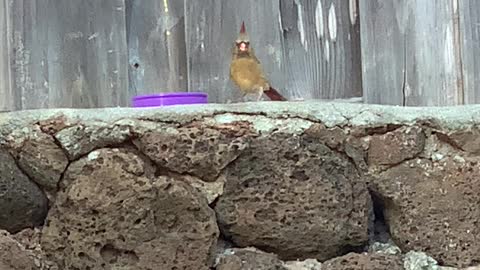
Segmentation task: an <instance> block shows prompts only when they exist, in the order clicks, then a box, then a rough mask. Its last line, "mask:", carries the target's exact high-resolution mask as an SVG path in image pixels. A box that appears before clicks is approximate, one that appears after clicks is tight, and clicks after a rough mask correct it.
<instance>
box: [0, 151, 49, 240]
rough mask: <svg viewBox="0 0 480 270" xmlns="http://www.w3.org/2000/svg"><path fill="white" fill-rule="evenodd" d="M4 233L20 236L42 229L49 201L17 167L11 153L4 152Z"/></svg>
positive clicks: (0, 219)
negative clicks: (22, 232)
mask: <svg viewBox="0 0 480 270" xmlns="http://www.w3.org/2000/svg"><path fill="white" fill-rule="evenodd" d="M0 205H1V207H0V229H4V230H7V231H9V232H17V231H20V230H22V229H24V228H28V227H34V226H38V225H41V224H42V223H43V221H44V219H45V216H46V215H47V210H48V209H47V206H48V201H47V198H46V197H45V194H44V193H43V192H42V190H41V189H40V188H39V187H38V186H37V185H36V184H35V183H34V182H32V181H30V179H28V177H27V176H25V174H23V173H22V172H21V171H20V169H19V168H18V167H17V165H16V163H15V160H14V159H13V157H12V156H11V155H10V154H9V153H8V152H7V150H4V149H1V148H0Z"/></svg>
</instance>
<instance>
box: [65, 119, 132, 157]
mask: <svg viewBox="0 0 480 270" xmlns="http://www.w3.org/2000/svg"><path fill="white" fill-rule="evenodd" d="M130 136H131V132H130V126H129V125H120V124H119V125H116V124H108V123H103V122H88V123H87V124H78V125H75V126H71V127H68V128H64V129H62V130H60V131H59V132H58V133H56V134H55V138H56V139H57V140H58V141H59V142H60V144H61V145H62V147H63V149H65V151H66V152H67V155H68V158H69V159H70V160H76V159H78V158H80V157H81V156H83V155H85V154H87V153H89V152H90V151H92V150H94V149H98V148H102V147H106V146H112V145H118V144H121V143H123V142H125V141H126V140H128V139H129V138H130Z"/></svg>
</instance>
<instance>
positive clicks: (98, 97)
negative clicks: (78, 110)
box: [47, 0, 128, 107]
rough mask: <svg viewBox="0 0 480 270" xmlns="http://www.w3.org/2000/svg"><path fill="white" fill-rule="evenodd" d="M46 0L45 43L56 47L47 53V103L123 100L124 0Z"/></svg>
mask: <svg viewBox="0 0 480 270" xmlns="http://www.w3.org/2000/svg"><path fill="white" fill-rule="evenodd" d="M49 4H50V7H49V11H48V12H49V14H47V15H48V17H49V18H51V19H50V20H49V24H50V27H49V28H48V29H49V35H48V37H49V40H48V46H49V49H50V48H51V49H54V48H57V53H53V55H52V56H49V57H48V58H49V73H50V74H49V77H50V88H51V90H52V92H51V95H50V105H52V106H66V107H107V106H117V105H120V106H121V105H126V104H127V102H128V97H127V63H128V61H127V47H126V30H125V3H124V1H123V0H103V1H95V0H87V1H62V0H51V1H49ZM50 34H51V35H50ZM52 88H53V89H52Z"/></svg>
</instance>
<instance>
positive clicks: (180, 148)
mask: <svg viewBox="0 0 480 270" xmlns="http://www.w3.org/2000/svg"><path fill="white" fill-rule="evenodd" d="M249 132H250V130H249V126H248V125H246V124H244V123H233V124H231V125H224V126H223V127H215V128H212V127H208V126H202V125H198V124H197V125H192V126H190V127H182V128H178V129H170V130H165V131H162V132H156V131H150V132H145V134H144V135H143V136H141V137H140V138H139V140H138V141H136V145H137V146H138V147H139V149H141V151H142V152H143V153H145V154H146V155H147V156H148V157H150V158H151V159H152V160H153V161H154V162H155V163H157V164H158V165H160V166H162V167H165V168H168V169H169V170H171V171H174V172H177V173H189V174H192V175H194V176H197V177H199V178H201V179H202V180H204V181H209V182H211V181H215V179H216V178H217V177H218V176H219V174H220V172H221V170H222V169H223V168H224V167H225V166H226V165H227V164H229V163H230V162H231V161H232V160H234V159H236V158H237V157H238V156H239V155H240V153H241V152H242V151H243V149H245V148H246V147H247V145H248V137H247V136H245V135H246V134H248V133H249Z"/></svg>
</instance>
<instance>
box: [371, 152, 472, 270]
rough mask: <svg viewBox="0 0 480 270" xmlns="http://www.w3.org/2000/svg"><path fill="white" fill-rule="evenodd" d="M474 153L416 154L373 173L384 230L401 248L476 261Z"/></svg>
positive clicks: (461, 263)
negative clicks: (431, 156)
mask: <svg viewBox="0 0 480 270" xmlns="http://www.w3.org/2000/svg"><path fill="white" fill-rule="evenodd" d="M478 164H480V158H476V157H462V158H460V157H458V156H454V157H450V156H445V157H443V158H442V159H440V160H438V161H436V162H433V161H431V160H428V159H422V158H417V159H413V160H410V161H406V162H404V163H402V164H400V165H398V166H395V167H393V168H391V169H389V170H387V171H385V172H383V173H381V174H379V175H378V177H375V178H373V179H374V180H373V185H372V188H373V189H374V190H376V193H378V195H379V196H380V197H381V198H382V200H383V201H384V205H385V209H384V215H385V218H386V220H387V224H388V225H389V227H390V233H391V236H392V238H393V240H394V241H395V243H396V244H398V246H399V247H400V248H401V249H402V250H404V251H406V250H407V251H408V250H417V251H424V252H426V253H427V254H428V255H430V256H432V257H433V258H434V259H436V260H437V261H438V262H439V263H440V264H442V265H447V266H456V267H466V266H471V265H474V264H478V262H480V242H479V241H478V237H477V236H478V235H480V227H479V226H478V224H479V219H480V208H479V207H478V205H480V167H479V165H478Z"/></svg>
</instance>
